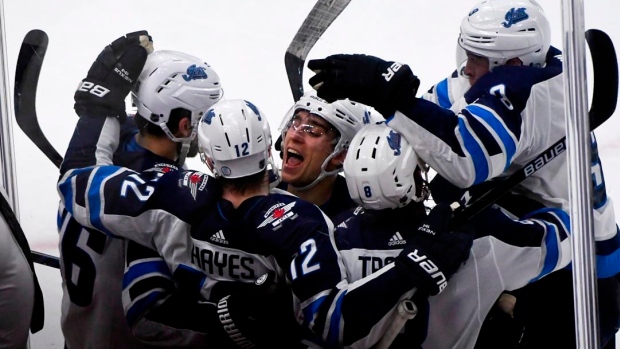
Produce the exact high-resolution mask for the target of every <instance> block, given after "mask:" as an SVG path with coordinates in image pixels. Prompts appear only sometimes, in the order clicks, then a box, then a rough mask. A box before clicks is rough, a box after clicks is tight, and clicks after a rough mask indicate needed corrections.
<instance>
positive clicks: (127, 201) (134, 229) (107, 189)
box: [58, 166, 221, 274]
mask: <svg viewBox="0 0 620 349" xmlns="http://www.w3.org/2000/svg"><path fill="white" fill-rule="evenodd" d="M58 193H59V195H60V199H61V206H62V207H61V208H66V210H67V211H68V215H67V219H69V218H71V217H72V218H74V219H75V220H76V221H77V222H78V223H80V224H81V225H83V226H85V227H88V228H92V229H96V230H98V231H101V232H103V233H105V234H106V235H109V236H113V237H122V238H125V239H128V240H131V241H135V242H137V243H139V244H141V245H143V246H146V247H148V248H151V249H153V250H155V251H157V252H158V253H159V255H160V256H162V257H164V259H165V260H166V262H167V264H168V267H169V269H170V270H171V271H173V274H174V272H176V271H177V270H178V269H179V268H181V269H183V268H185V267H186V266H187V264H186V263H185V258H184V253H183V252H185V251H189V250H190V246H191V237H190V228H191V227H190V224H189V223H188V222H189V221H190V218H191V216H192V215H194V214H195V210H196V209H200V208H202V207H205V206H208V205H209V204H210V203H211V202H215V200H217V198H219V196H220V195H221V194H220V189H219V186H218V185H217V184H216V182H215V181H213V180H210V177H209V176H208V175H206V174H204V173H201V172H197V171H183V172H181V171H171V172H167V173H162V172H159V171H146V172H144V173H141V174H139V173H136V172H134V171H131V170H129V169H127V168H123V167H117V166H98V167H90V168H83V169H76V170H71V171H68V172H67V173H66V174H65V175H64V176H63V177H62V178H61V179H60V181H59V183H58Z"/></svg>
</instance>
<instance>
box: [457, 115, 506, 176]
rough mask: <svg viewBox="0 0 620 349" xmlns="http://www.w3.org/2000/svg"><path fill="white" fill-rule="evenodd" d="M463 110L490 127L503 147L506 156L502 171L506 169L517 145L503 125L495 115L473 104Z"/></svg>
mask: <svg viewBox="0 0 620 349" xmlns="http://www.w3.org/2000/svg"><path fill="white" fill-rule="evenodd" d="M465 109H467V110H468V111H469V112H470V113H471V114H472V115H476V116H478V117H480V118H481V119H482V120H484V122H486V123H487V124H488V125H489V126H490V127H491V129H492V130H493V132H495V134H496V135H497V136H498V137H499V139H500V140H501V142H502V144H503V145H504V149H505V154H506V165H505V166H504V170H506V169H508V167H509V166H510V163H511V162H512V159H513V158H514V156H515V153H516V152H517V143H516V142H515V140H514V139H513V138H512V137H511V135H510V132H509V131H508V129H506V127H505V126H504V124H502V123H501V122H500V121H499V119H498V116H497V114H495V113H494V112H492V111H490V110H488V109H485V108H482V107H480V106H477V105H475V104H470V105H468V106H467V107H465Z"/></svg>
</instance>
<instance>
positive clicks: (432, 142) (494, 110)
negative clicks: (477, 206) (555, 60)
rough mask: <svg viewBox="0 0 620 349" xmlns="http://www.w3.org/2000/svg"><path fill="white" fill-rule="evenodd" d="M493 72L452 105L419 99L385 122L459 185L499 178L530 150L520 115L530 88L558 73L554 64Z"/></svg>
mask: <svg viewBox="0 0 620 349" xmlns="http://www.w3.org/2000/svg"><path fill="white" fill-rule="evenodd" d="M499 68H501V69H499ZM515 68H516V69H515ZM496 70H498V72H495V71H494V72H493V73H489V74H486V75H485V76H483V77H482V78H481V79H480V80H479V81H478V82H477V83H476V85H474V86H473V87H471V88H470V89H469V90H467V92H466V93H465V94H464V96H463V98H461V99H459V100H456V101H455V103H454V104H453V105H452V106H451V109H447V108H445V107H442V106H441V105H438V104H435V103H433V102H432V101H429V100H426V99H417V100H416V101H415V103H412V104H411V105H410V106H409V107H405V108H403V110H399V111H397V112H396V113H395V115H394V116H393V117H392V118H391V119H390V120H388V121H387V124H388V125H389V126H390V127H392V128H394V129H395V130H396V131H398V132H399V133H401V134H402V135H403V136H404V137H405V138H406V139H407V141H408V142H409V143H410V144H411V145H412V146H413V148H414V149H415V151H416V153H417V154H418V156H420V157H421V158H422V159H423V160H424V161H425V162H427V163H428V164H429V165H430V166H431V167H432V168H433V169H435V170H436V171H437V172H438V173H439V174H441V175H442V176H443V177H445V178H446V179H448V180H449V181H450V182H451V183H453V184H454V185H457V186H458V187H461V188H467V187H470V186H472V185H475V184H479V183H482V182H484V181H486V180H488V179H491V178H494V177H497V176H499V175H500V174H502V173H504V172H505V171H506V170H507V169H508V168H509V167H510V165H511V164H512V163H513V160H514V159H515V158H516V157H517V156H518V155H519V153H520V152H523V151H525V150H526V149H528V146H529V144H527V142H528V140H529V139H530V138H529V137H524V136H523V135H524V132H529V130H524V127H523V126H524V124H523V119H522V115H521V113H522V112H523V111H524V109H525V107H526V105H527V103H528V99H529V96H530V92H531V90H532V87H533V86H534V85H536V84H538V83H541V82H543V81H545V80H548V79H550V78H551V77H553V76H556V75H557V74H559V73H560V72H561V70H560V69H557V68H553V67H551V68H549V69H539V68H531V67H509V66H502V67H498V68H496ZM516 77H519V79H517V78H516ZM453 100H454V98H453ZM444 104H445V105H447V104H449V103H444Z"/></svg>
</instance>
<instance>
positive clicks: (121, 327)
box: [59, 32, 222, 349]
mask: <svg viewBox="0 0 620 349" xmlns="http://www.w3.org/2000/svg"><path fill="white" fill-rule="evenodd" d="M152 50H153V48H152V41H151V38H150V36H149V35H148V33H147V32H135V33H130V34H127V36H125V37H121V38H119V39H117V40H115V41H114V42H113V43H112V44H110V45H108V46H107V47H106V48H105V49H104V50H103V51H102V52H101V54H100V55H99V57H97V59H96V60H95V62H94V63H93V65H92V67H91V68H90V70H89V72H88V75H87V77H86V78H85V79H84V80H83V81H82V82H81V83H80V85H79V87H78V89H77V91H76V93H75V110H76V112H77V114H78V116H79V117H80V119H79V120H78V123H77V126H76V129H75V132H74V134H73V137H72V139H71V141H70V143H69V147H68V150H67V153H66V155H65V160H64V162H63V164H62V167H61V172H64V171H66V170H68V169H72V168H78V167H86V166H92V165H96V164H106V163H107V164H109V163H111V161H112V159H113V161H114V164H118V165H123V166H127V167H129V168H131V169H134V170H136V171H142V170H147V169H152V170H153V171H157V172H161V173H165V172H168V171H173V170H177V169H178V168H179V167H181V166H182V165H183V161H184V158H185V156H187V153H188V151H189V150H190V142H192V140H193V139H195V134H196V129H197V127H196V126H197V123H198V120H199V119H200V117H201V116H202V114H203V113H204V111H206V110H207V109H208V108H209V107H210V106H211V105H213V104H214V103H215V102H217V101H218V100H219V99H220V98H221V96H222V90H221V86H220V82H219V78H218V75H217V74H216V73H215V71H213V70H212V69H211V67H209V66H208V65H207V64H206V63H205V62H204V61H203V60H201V59H199V58H196V57H193V56H190V55H188V54H185V53H182V52H176V51H155V52H153V53H150V52H152ZM149 53H150V54H149ZM147 55H148V57H147ZM136 83H137V84H136ZM132 89H133V91H132V95H133V101H134V104H135V105H136V106H137V109H138V113H137V114H136V115H135V116H127V115H126V112H125V97H126V96H127V95H128V94H129V92H130V90H132ZM96 91H98V93H95V92H96ZM104 92H105V93H104ZM118 119H121V120H125V119H126V121H124V123H123V124H122V125H121V126H122V130H121V129H120V127H119V122H118ZM119 131H120V138H119ZM189 156H191V154H190V155H189ZM59 222H60V223H59V232H60V261H61V272H62V277H63V291H64V292H63V307H62V319H61V325H62V330H63V334H64V337H65V345H66V347H67V348H69V349H71V348H151V347H161V346H162V345H164V346H175V347H182V346H183V345H187V344H192V345H198V344H197V343H200V345H204V338H203V337H204V336H202V335H198V334H196V333H195V332H191V331H176V330H172V327H171V326H169V325H168V324H165V323H164V324H158V321H155V320H154V321H153V322H152V323H148V324H144V327H145V329H146V330H145V331H138V335H140V339H138V338H136V337H135V336H134V335H132V333H131V330H130V326H134V330H136V329H140V328H142V327H140V326H139V325H140V324H141V322H143V321H146V320H145V319H143V318H140V319H135V322H136V323H131V322H130V323H127V322H126V321H125V312H124V309H123V303H122V301H121V292H122V289H123V287H122V285H123V272H124V270H125V253H127V256H128V261H127V264H128V265H131V266H134V268H133V269H132V271H133V273H132V276H133V277H140V278H141V280H142V281H143V282H142V283H141V285H142V289H141V291H142V293H141V294H140V295H141V296H143V301H142V306H143V307H144V309H148V308H149V307H151V306H154V305H156V304H159V303H161V301H162V300H163V299H164V296H167V295H168V293H171V292H172V291H173V290H174V288H175V287H174V283H173V282H172V281H171V279H170V273H169V272H168V271H167V267H166V265H165V263H164V261H163V259H161V258H159V255H158V254H157V253H156V252H155V251H153V250H149V249H147V248H146V247H142V246H140V245H138V244H136V243H133V242H130V241H128V240H124V239H121V238H118V237H114V236H106V235H105V234H103V233H101V232H98V231H96V230H94V229H90V228H88V227H84V226H82V225H80V224H79V223H78V222H76V221H75V220H74V219H72V217H71V215H70V214H68V212H67V211H65V210H61V212H60V221H59ZM147 226H148V223H147ZM144 260H147V261H148V268H145V267H144V265H145V264H144V263H140V262H141V261H144ZM135 266H138V267H142V268H140V269H139V268H135ZM136 270H143V272H142V273H137V272H136ZM144 270H148V272H146V271H144ZM154 270H157V272H154ZM134 295H135V294H134ZM145 295H146V296H147V297H144V296H145ZM136 296H137V295H136ZM168 320H169V321H173V320H174V319H168ZM143 340H147V341H152V342H153V343H150V344H146V343H143V342H142V341H143Z"/></svg>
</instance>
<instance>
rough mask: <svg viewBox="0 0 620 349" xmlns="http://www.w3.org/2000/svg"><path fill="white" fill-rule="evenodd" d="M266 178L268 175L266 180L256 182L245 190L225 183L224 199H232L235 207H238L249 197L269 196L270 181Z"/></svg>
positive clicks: (223, 189)
mask: <svg viewBox="0 0 620 349" xmlns="http://www.w3.org/2000/svg"><path fill="white" fill-rule="evenodd" d="M266 178H267V177H265V181H264V182H261V183H256V185H255V186H250V187H246V188H245V190H243V192H240V191H239V190H235V189H234V188H232V187H230V186H226V185H225V186H224V187H223V188H222V199H225V200H228V201H230V202H231V203H232V205H233V207H234V208H238V207H239V206H240V205H241V204H242V203H243V202H244V201H245V200H247V199H249V198H253V197H255V196H267V195H269V182H268V181H267V179H266Z"/></svg>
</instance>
